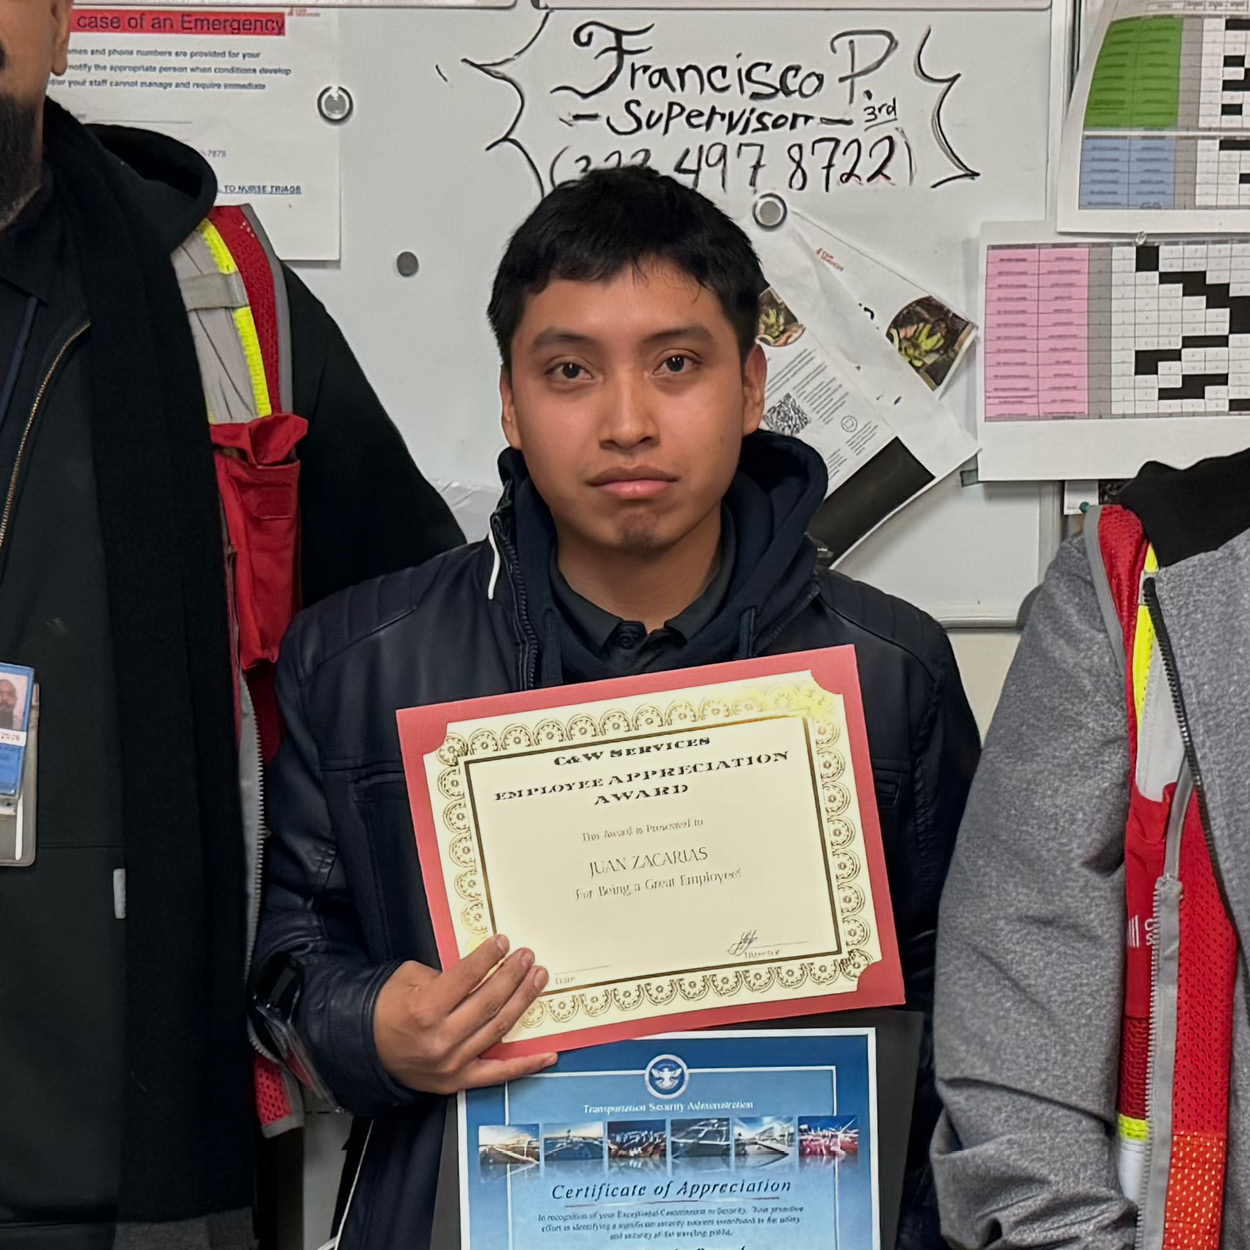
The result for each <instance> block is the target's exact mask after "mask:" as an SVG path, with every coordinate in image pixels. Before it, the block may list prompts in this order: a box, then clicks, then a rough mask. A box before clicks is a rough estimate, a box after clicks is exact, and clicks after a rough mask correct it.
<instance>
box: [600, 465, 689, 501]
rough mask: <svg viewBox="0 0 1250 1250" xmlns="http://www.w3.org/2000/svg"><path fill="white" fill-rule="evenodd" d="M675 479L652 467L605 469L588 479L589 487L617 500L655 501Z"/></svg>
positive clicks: (638, 466) (670, 474) (634, 466)
mask: <svg viewBox="0 0 1250 1250" xmlns="http://www.w3.org/2000/svg"><path fill="white" fill-rule="evenodd" d="M676 481H677V478H676V477H675V476H674V475H673V474H672V473H665V472H664V470H662V469H657V468H655V467H654V466H652V465H647V464H641V465H632V466H630V467H629V468H619V469H605V470H604V471H603V472H602V473H599V474H597V475H596V476H595V477H592V478H591V479H590V484H591V486H593V487H595V488H596V489H597V490H601V491H603V492H604V493H605V494H608V495H613V496H615V498H617V499H655V498H656V497H657V496H659V495H662V494H664V493H665V492H666V491H667V490H668V489H669V488H670V487H671V486H672V485H673V483H674V482H676Z"/></svg>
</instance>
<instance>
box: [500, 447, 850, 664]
mask: <svg viewBox="0 0 1250 1250" xmlns="http://www.w3.org/2000/svg"><path fill="white" fill-rule="evenodd" d="M499 471H500V476H501V477H502V479H503V483H504V495H503V500H502V502H501V505H500V510H499V512H497V513H496V519H497V521H498V523H499V524H500V525H501V526H503V527H505V529H507V528H509V527H510V528H511V530H512V533H513V534H514V536H515V542H516V555H517V565H518V568H517V573H518V574H519V576H520V579H521V582H522V583H523V586H524V599H525V602H526V605H527V610H528V613H529V616H530V618H531V624H532V625H533V626H534V628H535V630H536V632H537V634H538V637H539V639H540V648H541V652H542V668H543V680H544V683H545V684H547V683H551V682H558V681H560V680H562V679H563V677H562V673H561V672H560V670H559V669H558V667H557V665H558V662H559V659H560V656H559V650H560V642H559V637H560V633H561V631H560V630H559V628H558V622H559V616H558V614H559V608H558V607H557V606H556V603H555V600H554V599H553V597H552V593H551V586H550V578H549V576H548V572H547V570H548V568H549V567H550V559H551V552H552V550H553V548H554V545H555V541H556V533H555V525H554V523H553V522H552V519H551V513H550V512H549V511H548V509H547V506H546V504H545V503H544V502H543V500H542V498H541V496H540V495H539V494H538V490H537V488H536V487H535V486H534V483H533V480H532V479H531V478H530V475H529V470H528V469H527V468H526V465H525V460H524V457H523V456H522V455H521V454H520V453H519V452H515V451H512V450H507V451H505V452H504V453H503V454H502V455H501V456H500V458H499ZM827 480H828V479H827V475H826V472H825V465H824V461H823V460H822V459H821V458H820V456H819V455H818V454H817V453H816V452H815V451H813V450H812V448H810V447H809V446H808V445H807V444H806V443H803V442H800V441H799V440H798V439H795V438H789V437H787V436H785V435H782V434H774V433H771V432H767V431H760V432H758V433H755V434H752V435H749V436H748V437H747V438H745V439H744V440H743V442H742V452H741V455H740V458H739V461H738V472H737V474H736V475H735V477H734V480H733V482H732V483H731V485H730V488H729V491H728V493H727V494H726V496H725V506H726V507H727V508H728V509H729V511H730V514H731V515H732V517H733V520H734V528H735V535H736V542H737V554H736V558H735V562H734V571H733V576H732V577H731V579H730V583H729V588H728V590H727V591H726V593H725V601H724V603H723V604H722V605H721V608H720V611H719V612H717V614H716V616H715V617H714V618H713V619H712V620H711V622H709V623H708V624H707V625H706V626H705V627H704V628H703V629H702V630H700V632H699V633H698V634H696V635H695V637H694V638H692V639H690V641H689V643H688V644H687V645H686V646H685V647H684V648H682V649H681V651H680V652H679V653H677V654H676V655H675V656H674V663H676V664H680V665H681V666H682V667H683V668H684V667H688V666H690V665H694V664H711V663H715V662H717V661H720V660H727V659H739V658H744V657H745V656H749V655H753V654H755V652H756V649H757V648H758V647H761V646H764V645H767V642H768V641H769V640H770V636H774V635H775V634H776V633H777V632H778V631H779V630H780V628H782V627H784V624H785V622H786V621H787V620H788V619H789V618H790V617H791V616H792V615H793V613H794V612H795V611H796V609H797V607H798V606H800V603H799V601H800V600H801V601H802V603H806V602H807V601H808V600H809V599H810V597H811V594H812V593H813V590H814V586H815V581H814V574H815V568H816V548H815V546H814V544H813V543H812V542H811V540H810V539H809V538H808V537H807V527H808V525H809V523H810V522H811V519H812V516H813V515H814V514H815V511H816V509H817V508H818V507H819V506H820V503H821V501H822V500H823V499H824V497H825V489H826V484H827Z"/></svg>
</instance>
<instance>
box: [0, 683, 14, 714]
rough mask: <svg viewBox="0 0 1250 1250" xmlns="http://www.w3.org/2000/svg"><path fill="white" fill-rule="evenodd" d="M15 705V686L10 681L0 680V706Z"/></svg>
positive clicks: (10, 707) (11, 707)
mask: <svg viewBox="0 0 1250 1250" xmlns="http://www.w3.org/2000/svg"><path fill="white" fill-rule="evenodd" d="M15 707H17V687H16V686H15V685H14V684H13V683H12V682H11V681H0V708H9V709H10V710H11V709H13V708H15Z"/></svg>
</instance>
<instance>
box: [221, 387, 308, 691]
mask: <svg viewBox="0 0 1250 1250" xmlns="http://www.w3.org/2000/svg"><path fill="white" fill-rule="evenodd" d="M307 429H308V422H307V421H305V420H304V418H303V417H297V416H295V414H294V413H290V412H280V413H274V414H273V415H272V416H269V417H261V418H258V419H257V420H255V421H247V422H240V423H237V424H228V423H222V424H218V425H214V426H212V427H211V432H212V440H213V452H214V457H213V458H214V460H215V462H216V466H217V487H218V490H219V492H220V495H221V502H222V508H223V510H224V513H225V521H226V530H227V532H228V534H229V536H230V545H231V547H232V548H233V549H234V553H235V571H234V577H235V596H234V597H235V610H236V615H237V618H238V629H239V663H240V665H241V667H242V668H243V670H244V671H247V670H248V669H250V668H253V667H255V666H256V665H257V664H259V663H261V662H262V661H268V662H269V663H274V662H276V660H277V658H278V647H279V644H280V643H281V642H282V635H283V634H284V633H285V632H286V627H287V626H288V625H289V624H290V622H291V618H292V617H293V616H294V615H295V613H296V611H298V609H299V580H298V577H297V569H298V566H299V472H300V466H299V461H298V460H296V459H295V447H296V445H297V444H298V443H299V441H300V439H302V438H303V437H304V434H305V433H306V431H307Z"/></svg>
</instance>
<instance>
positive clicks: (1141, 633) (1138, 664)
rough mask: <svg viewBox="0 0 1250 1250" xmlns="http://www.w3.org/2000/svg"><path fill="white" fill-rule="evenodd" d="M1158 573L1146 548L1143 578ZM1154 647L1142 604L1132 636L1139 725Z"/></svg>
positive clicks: (1151, 628)
mask: <svg viewBox="0 0 1250 1250" xmlns="http://www.w3.org/2000/svg"><path fill="white" fill-rule="evenodd" d="M1158 571H1159V560H1158V557H1157V556H1156V555H1155V549H1154V548H1153V547H1147V548H1146V565H1145V568H1144V570H1143V576H1146V577H1153V576H1154V574H1156V573H1157V572H1158ZM1154 646H1155V626H1154V621H1152V620H1151V619H1150V610H1149V609H1148V608H1147V607H1146V605H1145V604H1144V603H1141V604H1138V606H1137V629H1136V630H1135V631H1134V634H1133V702H1134V704H1135V705H1136V707H1137V723H1138V726H1139V727H1140V725H1141V714H1142V708H1143V707H1144V706H1145V703H1146V683H1147V682H1148V681H1149V680H1150V657H1151V654H1152V653H1153V652H1154Z"/></svg>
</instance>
